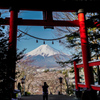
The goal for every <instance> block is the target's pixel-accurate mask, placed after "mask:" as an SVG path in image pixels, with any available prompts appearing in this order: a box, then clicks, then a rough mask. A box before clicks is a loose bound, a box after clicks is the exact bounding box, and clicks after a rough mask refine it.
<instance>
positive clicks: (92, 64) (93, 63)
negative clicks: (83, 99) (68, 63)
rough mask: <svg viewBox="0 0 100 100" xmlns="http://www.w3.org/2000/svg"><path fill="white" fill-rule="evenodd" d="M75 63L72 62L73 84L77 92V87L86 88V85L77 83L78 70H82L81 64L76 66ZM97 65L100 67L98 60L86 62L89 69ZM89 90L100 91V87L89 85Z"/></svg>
mask: <svg viewBox="0 0 100 100" xmlns="http://www.w3.org/2000/svg"><path fill="white" fill-rule="evenodd" d="M76 63H77V60H74V72H75V84H76V89H77V90H78V89H79V87H81V88H86V85H85V83H79V68H84V66H83V63H79V64H76ZM98 65H100V60H96V61H89V62H88V66H89V67H92V66H98ZM90 88H91V89H93V90H98V91H100V85H93V84H90Z"/></svg>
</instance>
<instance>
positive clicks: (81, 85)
mask: <svg viewBox="0 0 100 100" xmlns="http://www.w3.org/2000/svg"><path fill="white" fill-rule="evenodd" d="M77 84H78V87H81V88H85V87H86V85H85V84H81V83H77Z"/></svg>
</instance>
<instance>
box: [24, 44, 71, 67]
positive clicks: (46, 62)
mask: <svg viewBox="0 0 100 100" xmlns="http://www.w3.org/2000/svg"><path fill="white" fill-rule="evenodd" d="M69 57H70V56H69V55H66V54H64V53H63V52H60V51H58V50H56V49H54V48H52V47H50V46H49V45H41V46H39V47H38V48H36V49H34V50H32V51H31V52H29V53H27V54H26V55H25V59H27V58H28V59H30V60H34V62H32V63H31V65H32V66H38V67H44V66H45V67H58V66H59V64H57V63H56V61H61V60H62V61H66V60H68V59H69Z"/></svg>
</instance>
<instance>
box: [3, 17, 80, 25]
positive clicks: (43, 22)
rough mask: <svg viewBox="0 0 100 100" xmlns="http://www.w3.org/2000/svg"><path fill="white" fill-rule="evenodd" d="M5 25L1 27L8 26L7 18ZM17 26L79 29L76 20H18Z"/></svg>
mask: <svg viewBox="0 0 100 100" xmlns="http://www.w3.org/2000/svg"><path fill="white" fill-rule="evenodd" d="M5 21H6V23H4V24H2V25H9V18H6V19H5ZM17 25H23V26H70V27H79V22H78V20H74V21H61V20H59V21H56V20H53V21H48V22H47V21H46V20H26V19H21V18H18V20H17Z"/></svg>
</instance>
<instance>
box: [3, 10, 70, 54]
mask: <svg viewBox="0 0 100 100" xmlns="http://www.w3.org/2000/svg"><path fill="white" fill-rule="evenodd" d="M1 12H3V14H2V16H1V17H6V16H7V17H9V16H10V13H9V11H7V12H6V13H5V10H4V11H1ZM19 18H23V19H43V16H42V12H40V11H20V13H19ZM18 29H20V30H22V31H27V32H28V34H31V35H33V36H36V37H39V38H45V39H53V38H57V37H55V35H54V33H55V32H56V30H55V29H44V27H42V26H18ZM62 36H63V35H62ZM23 38H25V39H21V40H20V41H17V48H18V49H19V50H23V49H24V48H26V51H25V53H27V52H30V51H32V50H33V49H35V48H37V47H39V46H40V45H42V44H43V41H42V40H38V43H36V39H34V38H31V37H29V36H24V37H23ZM45 44H48V45H50V46H51V47H53V48H55V49H58V50H60V51H62V52H64V53H66V54H70V52H69V49H65V48H63V46H61V45H60V44H59V42H58V41H54V44H52V41H45Z"/></svg>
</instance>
